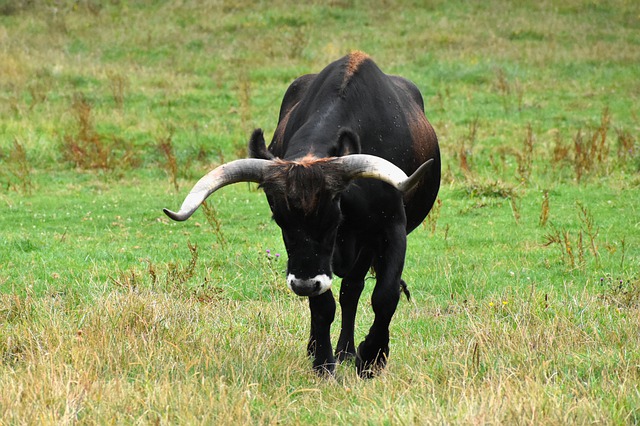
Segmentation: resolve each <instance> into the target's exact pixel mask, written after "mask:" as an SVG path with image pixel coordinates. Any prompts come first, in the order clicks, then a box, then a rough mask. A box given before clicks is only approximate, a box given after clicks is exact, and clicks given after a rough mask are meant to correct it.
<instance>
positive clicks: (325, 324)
mask: <svg viewBox="0 0 640 426" xmlns="http://www.w3.org/2000/svg"><path fill="white" fill-rule="evenodd" d="M309 308H310V310H311V336H310V338H309V344H308V345H307V353H308V354H309V356H311V357H312V358H313V369H314V370H315V371H316V372H318V373H319V374H325V373H330V374H332V373H333V371H334V370H335V364H336V361H335V358H334V357H333V349H332V347H331V336H330V332H331V323H332V322H333V319H334V317H335V313H336V302H335V300H334V298H333V293H332V292H331V290H328V291H325V292H324V293H322V294H321V295H319V296H314V297H309Z"/></svg>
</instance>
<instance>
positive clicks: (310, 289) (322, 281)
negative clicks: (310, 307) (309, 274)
mask: <svg viewBox="0 0 640 426" xmlns="http://www.w3.org/2000/svg"><path fill="white" fill-rule="evenodd" d="M287 285H288V286H289V288H290V289H291V291H293V292H294V293H295V294H297V295H298V296H302V297H311V296H318V295H320V294H322V293H324V292H325V291H327V290H329V289H330V288H331V277H330V276H328V275H326V274H320V275H316V276H315V277H313V278H304V279H301V278H297V277H296V276H295V275H294V274H289V275H288V276H287Z"/></svg>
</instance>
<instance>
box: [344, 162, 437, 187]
mask: <svg viewBox="0 0 640 426" xmlns="http://www.w3.org/2000/svg"><path fill="white" fill-rule="evenodd" d="M334 161H335V162H336V163H339V164H343V165H344V169H345V170H346V172H347V175H348V176H349V177H350V178H352V179H355V178H372V179H378V180H381V181H383V182H386V183H388V184H389V185H392V186H393V187H395V188H396V189H398V190H399V191H401V192H402V193H403V194H405V195H406V194H409V193H411V191H413V189H414V188H415V186H416V185H417V184H418V183H419V182H420V180H421V179H422V177H423V176H424V175H425V173H427V172H428V171H429V170H430V169H431V166H432V165H433V162H434V159H433V158H431V159H429V160H427V161H426V162H425V163H423V164H422V165H421V166H420V167H419V168H418V170H416V171H415V172H413V174H412V175H411V176H407V175H406V174H405V172H403V171H402V169H400V167H398V166H396V165H395V164H393V163H392V162H390V161H388V160H385V159H384V158H381V157H376V156H375V155H368V154H353V155H346V156H344V157H338V158H336V159H335V160H334Z"/></svg>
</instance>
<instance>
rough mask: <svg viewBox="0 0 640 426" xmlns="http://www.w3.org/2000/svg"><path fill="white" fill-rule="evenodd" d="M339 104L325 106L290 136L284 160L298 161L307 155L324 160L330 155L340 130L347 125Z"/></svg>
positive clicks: (333, 103) (345, 116)
mask: <svg viewBox="0 0 640 426" xmlns="http://www.w3.org/2000/svg"><path fill="white" fill-rule="evenodd" d="M341 106H342V105H341V102H332V103H331V104H330V105H325V106H324V108H321V109H319V110H318V111H317V112H316V113H315V114H313V115H311V116H310V117H308V119H307V121H306V122H305V123H304V124H303V125H302V126H301V127H300V128H298V130H297V131H296V132H295V133H294V134H293V135H291V136H290V138H289V140H288V141H287V143H286V149H285V153H284V159H286V160H298V159H300V158H304V157H307V156H309V155H311V156H314V157H317V158H324V157H329V156H331V155H332V152H333V151H334V148H335V146H336V143H337V140H338V133H339V132H340V129H341V128H343V127H345V126H347V125H348V121H347V120H348V116H347V115H346V114H345V113H344V112H343V111H342V108H341Z"/></svg>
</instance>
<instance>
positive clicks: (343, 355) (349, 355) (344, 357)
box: [336, 350, 356, 363]
mask: <svg viewBox="0 0 640 426" xmlns="http://www.w3.org/2000/svg"><path fill="white" fill-rule="evenodd" d="M355 357H356V353H355V351H346V350H339V351H336V361H338V363H343V362H345V361H348V360H350V359H354V358H355Z"/></svg>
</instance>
